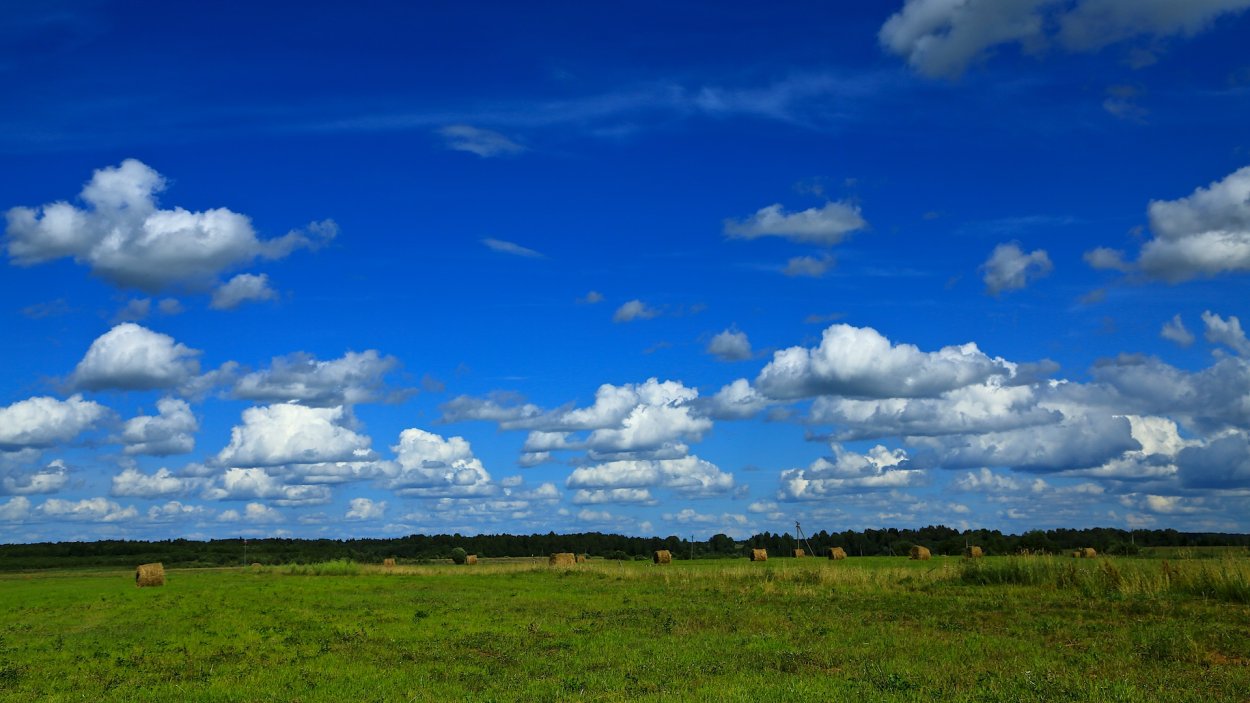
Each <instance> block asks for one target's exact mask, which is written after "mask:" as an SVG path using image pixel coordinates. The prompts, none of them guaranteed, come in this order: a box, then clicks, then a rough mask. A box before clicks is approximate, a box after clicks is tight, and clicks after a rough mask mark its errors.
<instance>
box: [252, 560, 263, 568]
mask: <svg viewBox="0 0 1250 703" xmlns="http://www.w3.org/2000/svg"><path fill="white" fill-rule="evenodd" d="M261 566H262V564H261V563H260V562H259V561H254V562H252V568H253V569H259V568H261Z"/></svg>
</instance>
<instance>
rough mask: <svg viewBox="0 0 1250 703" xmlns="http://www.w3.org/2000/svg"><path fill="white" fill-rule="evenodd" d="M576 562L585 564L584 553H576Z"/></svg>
mask: <svg viewBox="0 0 1250 703" xmlns="http://www.w3.org/2000/svg"><path fill="white" fill-rule="evenodd" d="M577 563H578V564H585V563H586V555H585V554H578V555H577Z"/></svg>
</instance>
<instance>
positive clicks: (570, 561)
mask: <svg viewBox="0 0 1250 703" xmlns="http://www.w3.org/2000/svg"><path fill="white" fill-rule="evenodd" d="M575 564H577V555H576V554H574V553H573V552H556V553H555V554H552V555H551V556H549V557H547V566H573V565H575Z"/></svg>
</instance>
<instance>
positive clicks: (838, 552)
mask: <svg viewBox="0 0 1250 703" xmlns="http://www.w3.org/2000/svg"><path fill="white" fill-rule="evenodd" d="M829 558H830V559H845V558H846V550H845V549H843V548H841V547H833V548H832V549H830V550H829Z"/></svg>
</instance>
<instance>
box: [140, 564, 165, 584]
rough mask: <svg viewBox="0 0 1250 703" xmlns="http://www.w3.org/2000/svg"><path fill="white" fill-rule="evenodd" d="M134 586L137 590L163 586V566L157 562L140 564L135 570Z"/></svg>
mask: <svg viewBox="0 0 1250 703" xmlns="http://www.w3.org/2000/svg"><path fill="white" fill-rule="evenodd" d="M135 585H136V586H138V587H139V588H146V587H148V586H164V585H165V565H164V564H161V563H159V562H158V563H156V564H140V565H139V567H138V568H137V569H135Z"/></svg>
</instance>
